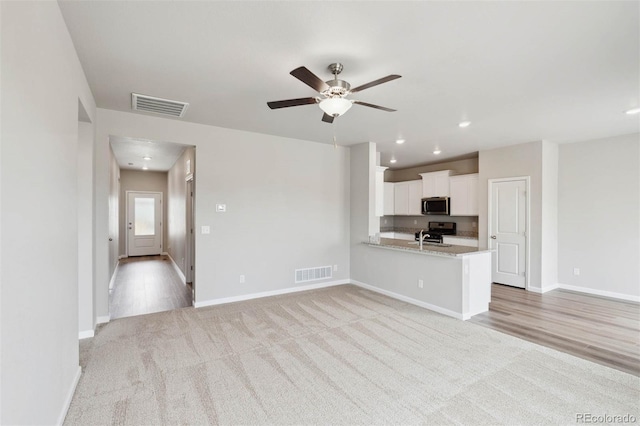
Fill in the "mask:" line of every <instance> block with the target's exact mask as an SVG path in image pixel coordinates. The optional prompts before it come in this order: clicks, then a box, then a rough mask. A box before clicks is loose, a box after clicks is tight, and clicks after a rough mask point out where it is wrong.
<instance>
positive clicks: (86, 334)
mask: <svg viewBox="0 0 640 426" xmlns="http://www.w3.org/2000/svg"><path fill="white" fill-rule="evenodd" d="M94 335H95V331H93V330H84V331H81V332H79V333H78V339H80V340H82V339H88V338H90V337H93V336H94Z"/></svg>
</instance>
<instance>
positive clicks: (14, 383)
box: [0, 2, 95, 424]
mask: <svg viewBox="0 0 640 426" xmlns="http://www.w3.org/2000/svg"><path fill="white" fill-rule="evenodd" d="M0 10H1V13H0V15H1V23H0V27H1V30H2V37H1V43H2V48H1V54H2V57H1V69H2V71H1V72H0V75H1V78H2V93H1V97H2V105H3V108H2V113H3V116H2V130H1V131H2V134H1V143H2V146H1V149H2V158H1V161H2V163H1V167H0V176H1V180H2V200H1V205H2V222H1V223H0V228H1V229H2V231H1V232H2V240H1V241H0V247H1V253H2V269H1V271H0V285H1V292H2V297H1V300H2V308H1V315H2V317H1V318H0V324H1V325H0V329H1V338H2V365H1V367H0V375H1V377H2V380H1V382H2V383H1V385H0V386H1V389H2V392H1V394H2V404H1V405H2V412H1V414H0V423H1V424H55V423H58V422H61V421H62V418H63V415H64V413H65V412H66V404H67V403H68V402H69V401H70V399H69V398H70V397H71V392H72V391H73V389H74V386H75V383H76V380H77V378H78V377H79V374H80V367H79V365H78V196H77V188H78V174H77V173H78V167H77V161H78V151H77V150H78V99H80V101H81V102H82V104H83V105H84V106H85V107H86V110H87V114H88V115H89V117H90V118H91V119H92V121H93V122H95V120H94V118H95V102H94V100H93V97H92V95H91V92H90V90H89V86H88V84H87V81H86V79H85V77H84V74H83V71H82V67H81V66H80V63H79V61H78V58H77V55H76V53H75V50H74V47H73V44H72V42H71V38H70V36H69V33H68V31H67V28H66V26H65V23H64V20H63V18H62V15H61V13H60V10H59V8H58V4H57V3H56V2H0Z"/></svg>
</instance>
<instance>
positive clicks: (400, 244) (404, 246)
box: [364, 238, 491, 257]
mask: <svg viewBox="0 0 640 426" xmlns="http://www.w3.org/2000/svg"><path fill="white" fill-rule="evenodd" d="M364 244H366V245H368V246H371V247H378V248H385V249H390V250H400V251H409V252H412V253H419V254H426V255H431V256H445V257H461V256H468V255H474V254H480V253H489V252H490V251H491V250H479V249H478V248H476V247H467V246H456V245H451V244H433V243H424V244H423V246H422V250H420V247H419V246H418V244H417V242H415V241H406V240H396V239H393V238H380V243H372V242H368V241H367V242H364Z"/></svg>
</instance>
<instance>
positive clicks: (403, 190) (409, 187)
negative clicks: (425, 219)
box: [393, 180, 422, 216]
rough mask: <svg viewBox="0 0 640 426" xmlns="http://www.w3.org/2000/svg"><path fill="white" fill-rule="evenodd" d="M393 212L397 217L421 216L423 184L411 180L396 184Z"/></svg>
mask: <svg viewBox="0 0 640 426" xmlns="http://www.w3.org/2000/svg"><path fill="white" fill-rule="evenodd" d="M393 190H394V203H393V210H394V215H396V216H420V214H421V213H422V211H421V207H420V201H421V200H422V182H421V181H419V180H409V181H406V182H396V183H395V184H394V188H393Z"/></svg>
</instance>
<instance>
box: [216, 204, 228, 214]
mask: <svg viewBox="0 0 640 426" xmlns="http://www.w3.org/2000/svg"><path fill="white" fill-rule="evenodd" d="M226 211H227V205H226V204H216V212H218V213H225V212H226Z"/></svg>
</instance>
